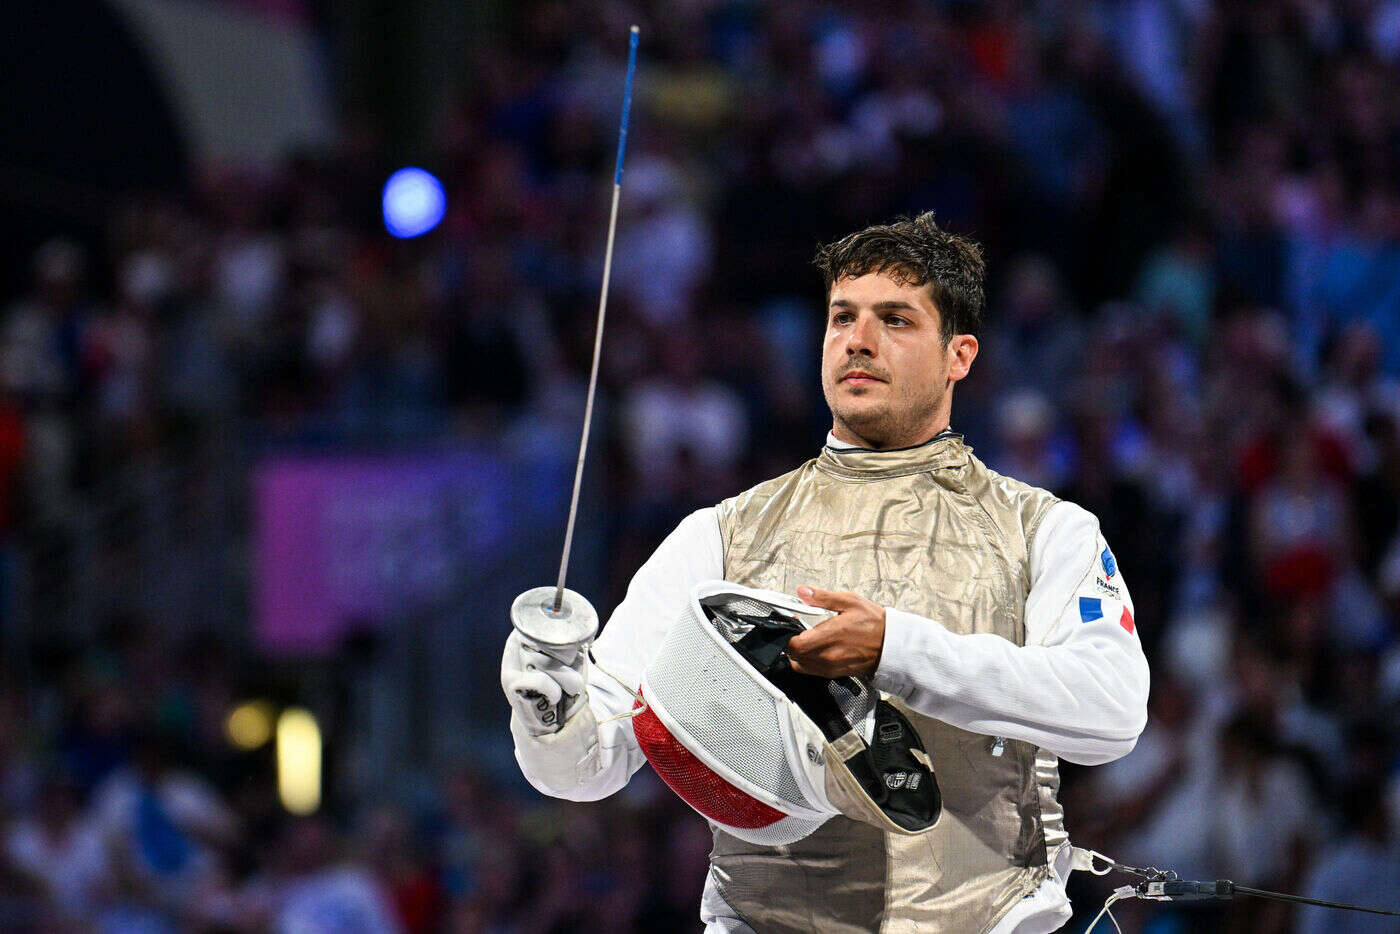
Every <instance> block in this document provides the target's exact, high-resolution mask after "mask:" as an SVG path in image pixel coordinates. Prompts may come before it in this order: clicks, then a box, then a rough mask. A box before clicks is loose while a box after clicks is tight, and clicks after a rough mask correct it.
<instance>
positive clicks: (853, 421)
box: [822, 273, 977, 448]
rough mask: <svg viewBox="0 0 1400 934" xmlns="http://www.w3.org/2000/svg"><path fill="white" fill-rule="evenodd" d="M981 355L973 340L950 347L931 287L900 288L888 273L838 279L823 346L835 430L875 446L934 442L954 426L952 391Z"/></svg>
mask: <svg viewBox="0 0 1400 934" xmlns="http://www.w3.org/2000/svg"><path fill="white" fill-rule="evenodd" d="M976 355H977V338H975V337H973V336H972V335H970V334H958V335H955V336H954V337H953V339H952V340H950V341H948V342H946V343H945V342H944V340H943V332H942V319H941V318H940V316H939V313H938V309H937V308H936V307H934V304H933V297H932V290H931V289H930V288H929V286H927V285H924V286H911V285H900V284H899V283H897V282H896V281H895V280H893V279H891V278H890V277H889V276H887V275H885V274H883V273H869V274H867V275H864V276H858V277H855V278H848V279H840V280H837V282H836V283H834V284H833V285H832V287H831V294H830V296H829V298H828V303H827V319H826V338H825V340H824V341H823V344H822V391H823V393H825V395H826V403H827V405H828V406H830V408H831V415H832V422H833V424H832V430H833V432H834V433H835V435H836V437H837V438H839V439H840V440H842V441H845V442H848V443H851V444H859V445H861V446H862V447H871V448H898V447H907V446H909V445H914V444H920V443H922V442H924V441H927V440H928V439H929V438H931V437H933V435H935V434H937V433H938V432H939V431H941V430H942V429H944V428H946V427H947V426H948V420H949V417H950V414H951V408H952V391H951V390H952V385H953V383H955V382H957V381H958V380H960V379H962V378H963V377H964V376H966V375H967V372H968V369H969V368H970V367H971V365H972V360H973V358H974V357H976Z"/></svg>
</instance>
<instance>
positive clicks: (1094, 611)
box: [1079, 597, 1103, 623]
mask: <svg viewBox="0 0 1400 934" xmlns="http://www.w3.org/2000/svg"><path fill="white" fill-rule="evenodd" d="M1096 619H1103V601H1102V600H1100V599H1099V598H1098V597H1080V598H1079V621H1080V622H1081V623H1088V622H1092V621H1094V620H1096Z"/></svg>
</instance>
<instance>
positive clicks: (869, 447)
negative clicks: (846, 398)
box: [826, 425, 953, 451]
mask: <svg viewBox="0 0 1400 934" xmlns="http://www.w3.org/2000/svg"><path fill="white" fill-rule="evenodd" d="M952 430H953V429H952V426H950V425H944V426H943V427H942V428H940V429H938V430H937V431H935V432H934V433H933V434H931V435H929V436H928V437H926V438H923V439H922V440H919V441H914V442H911V443H909V444H891V445H881V446H877V445H874V444H870V443H869V442H867V441H865V440H864V439H862V438H859V436H857V435H853V434H851V433H850V432H844V431H843V432H838V431H837V430H836V428H834V427H833V428H832V429H831V431H829V432H827V433H826V446H827V447H829V448H835V449H837V450H842V451H857V450H860V451H892V450H898V449H900V448H913V447H918V446H919V445H921V444H927V443H928V442H930V441H932V440H934V439H935V438H937V437H938V436H939V435H941V434H943V433H945V432H951V431H952ZM843 435H844V436H845V437H842V436H843ZM847 438H855V439H856V440H854V441H848V440H846V439H847Z"/></svg>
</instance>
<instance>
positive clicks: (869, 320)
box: [846, 315, 875, 357]
mask: <svg viewBox="0 0 1400 934" xmlns="http://www.w3.org/2000/svg"><path fill="white" fill-rule="evenodd" d="M874 329H875V321H874V319H873V317H872V316H868V315H861V316H860V317H858V318H856V322H855V324H853V325H851V330H850V333H849V334H848V335H847V337H846V353H847V354H849V355H850V356H855V355H856V354H864V355H865V356H867V357H873V356H875V330H874Z"/></svg>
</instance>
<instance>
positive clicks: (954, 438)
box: [817, 428, 972, 480]
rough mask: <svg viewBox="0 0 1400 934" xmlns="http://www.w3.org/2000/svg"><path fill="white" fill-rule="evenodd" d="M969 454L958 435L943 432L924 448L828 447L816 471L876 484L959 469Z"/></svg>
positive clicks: (818, 460)
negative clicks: (819, 470)
mask: <svg viewBox="0 0 1400 934" xmlns="http://www.w3.org/2000/svg"><path fill="white" fill-rule="evenodd" d="M971 453H972V448H971V446H969V445H967V444H965V443H964V442H963V436H962V435H961V434H959V433H958V432H956V431H953V430H952V429H951V428H945V429H944V430H942V431H940V432H939V433H938V434H936V435H934V436H933V437H932V438H930V439H929V440H927V441H925V442H924V443H923V444H916V445H914V446H913V447H907V448H892V449H890V450H887V451H872V450H870V449H868V448H853V447H833V446H832V445H831V444H829V443H828V444H827V445H826V446H825V447H823V448H822V452H821V454H820V455H818V457H817V467H818V468H820V469H821V470H824V471H825V472H827V473H830V474H834V475H836V476H838V477H846V478H849V479H852V480H878V479H882V478H885V477H902V476H906V475H908V474H912V473H922V472H924V471H928V470H938V469H940V468H945V467H962V466H963V465H965V464H966V463H967V460H968V456H969V455H970V454H971Z"/></svg>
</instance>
